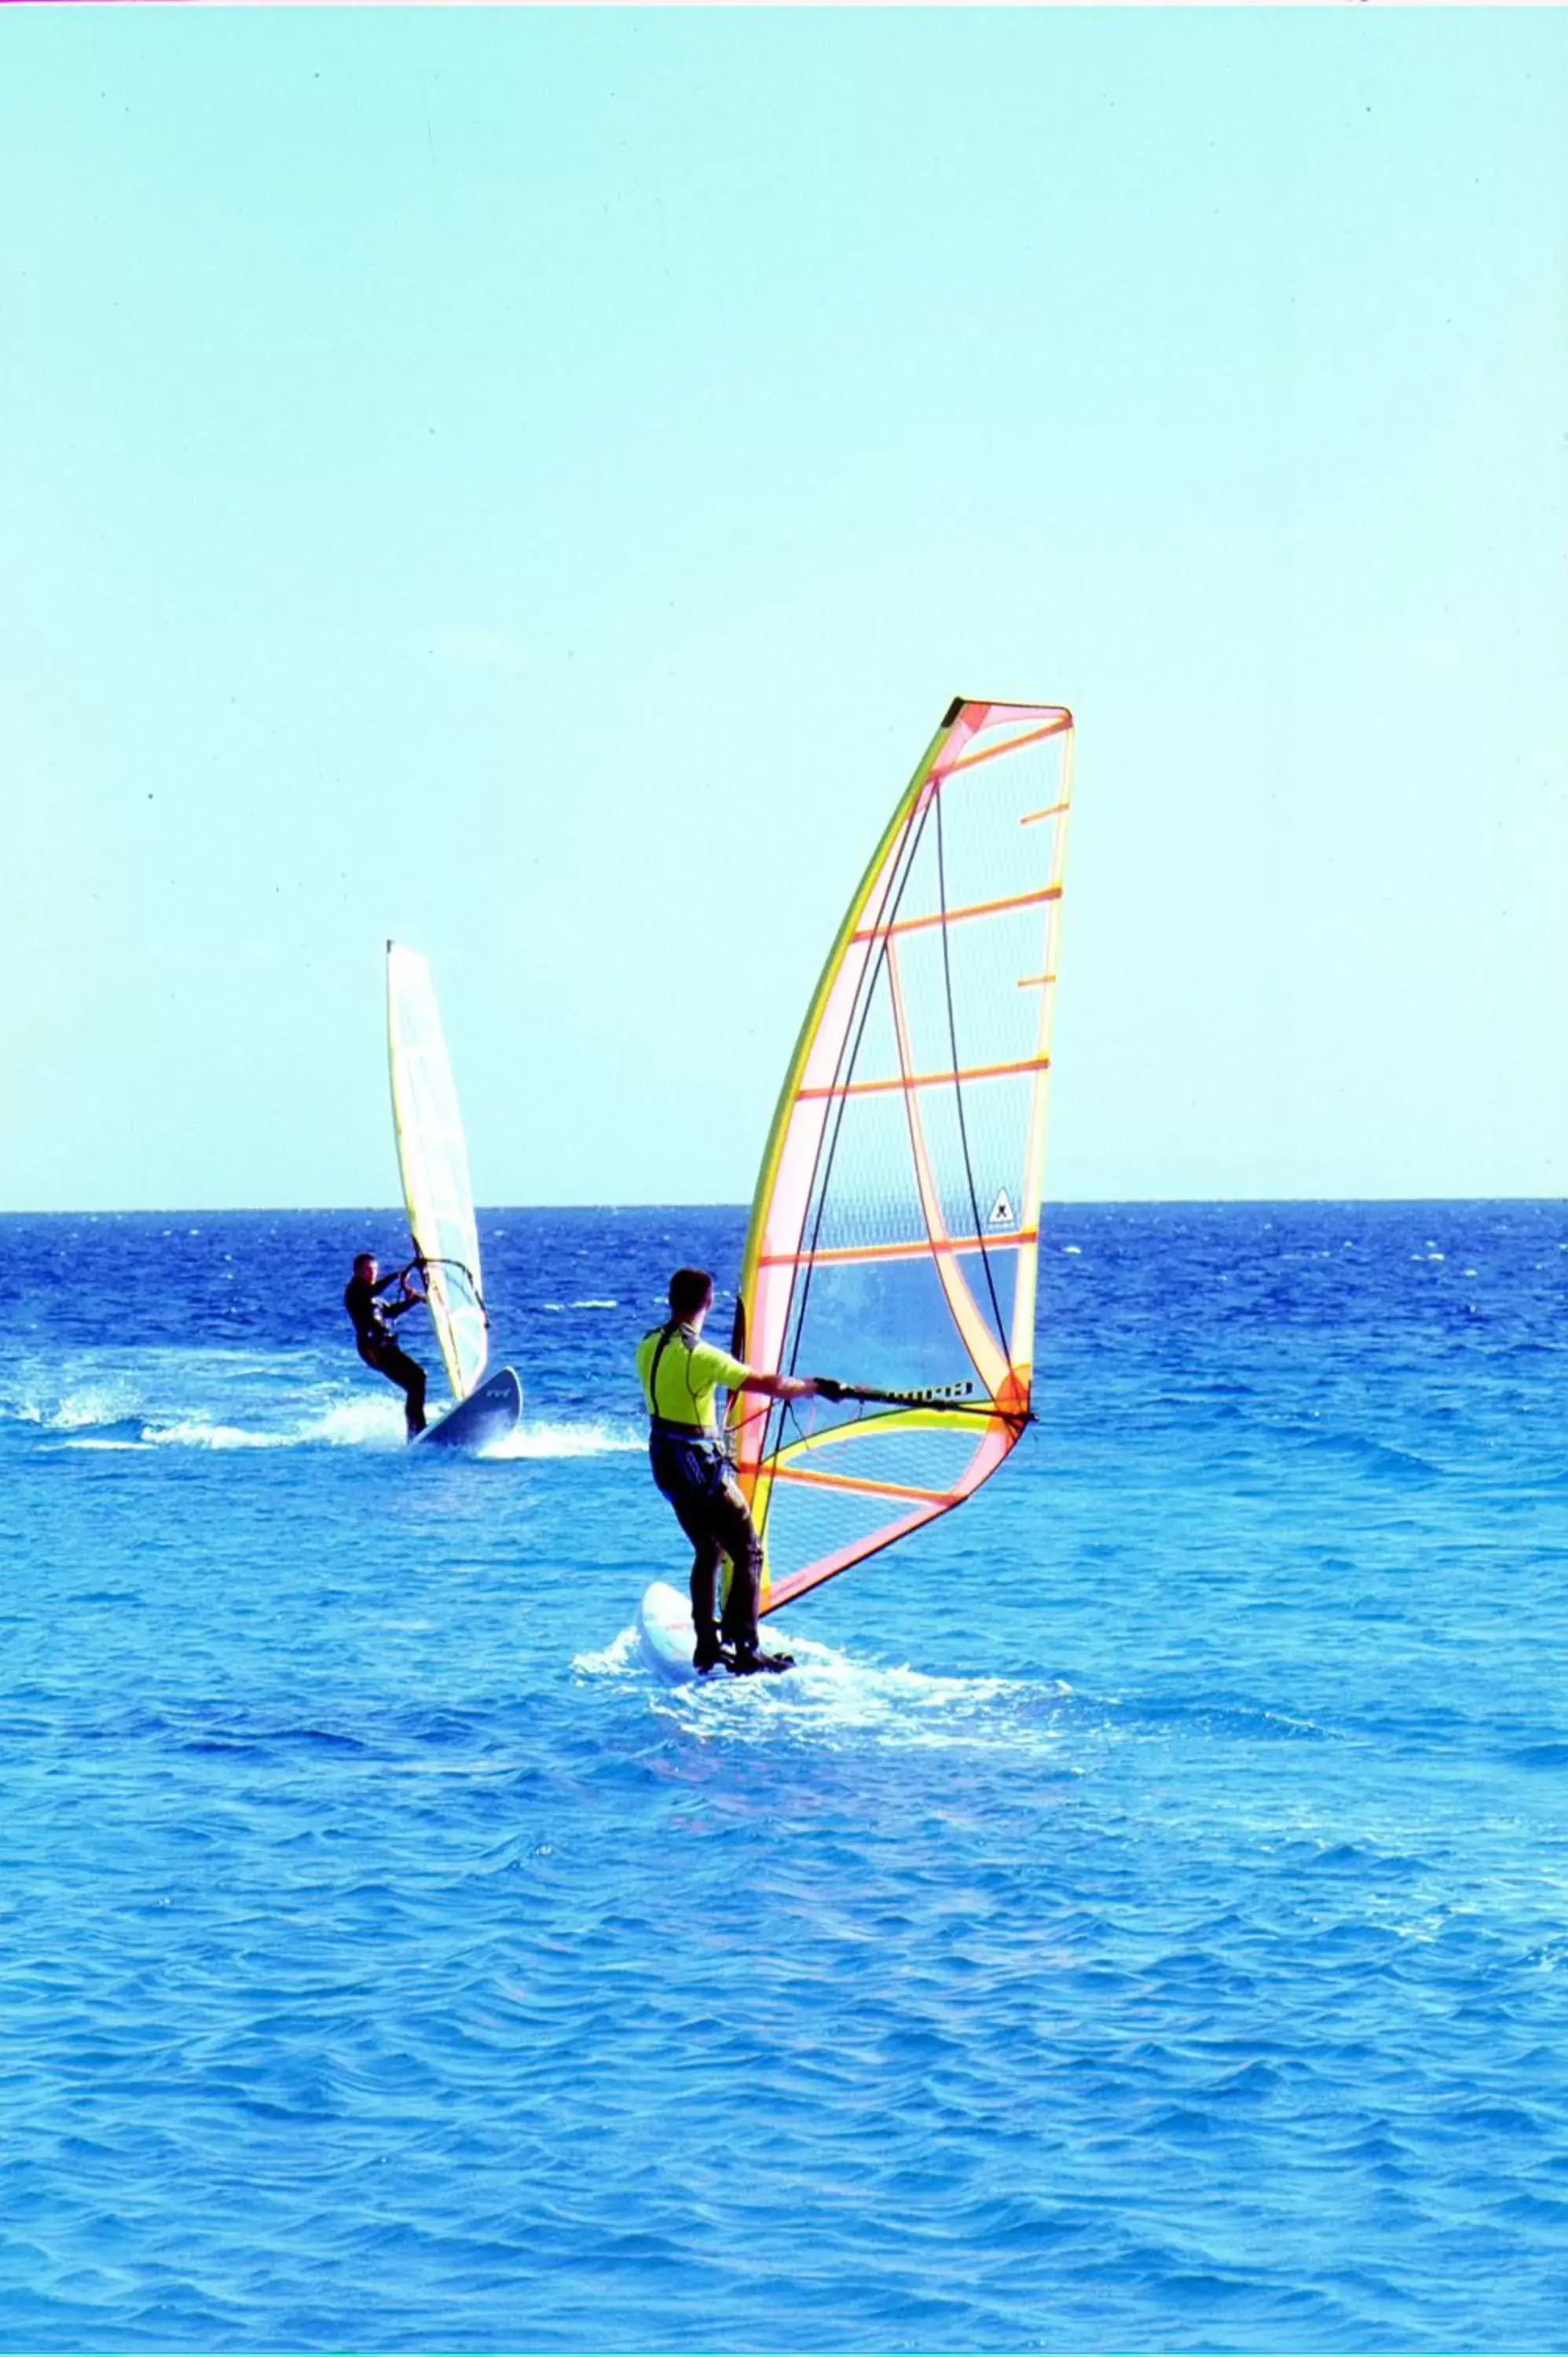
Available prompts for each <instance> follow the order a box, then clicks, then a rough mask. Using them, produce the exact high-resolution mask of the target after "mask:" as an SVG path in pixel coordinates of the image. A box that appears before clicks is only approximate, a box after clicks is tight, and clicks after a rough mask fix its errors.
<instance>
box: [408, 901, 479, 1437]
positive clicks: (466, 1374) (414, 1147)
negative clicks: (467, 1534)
mask: <svg viewBox="0 0 1568 2357" xmlns="http://www.w3.org/2000/svg"><path fill="white" fill-rule="evenodd" d="M387 1044H388V1054H389V1059H390V1061H391V1066H392V1124H393V1126H394V1128H395V1130H396V1132H397V1157H398V1163H399V1166H400V1168H401V1169H402V1172H403V1201H404V1202H405V1203H406V1204H407V1206H408V1225H409V1232H410V1234H411V1235H412V1236H413V1243H414V1248H415V1250H416V1251H418V1252H420V1253H422V1254H424V1258H425V1260H426V1262H427V1263H428V1267H427V1269H426V1272H425V1281H426V1286H427V1289H428V1292H429V1297H430V1315H431V1318H432V1320H433V1322H434V1324H435V1339H436V1340H437V1342H438V1343H439V1344H440V1347H441V1357H442V1361H443V1363H444V1364H445V1366H446V1379H447V1381H448V1383H450V1384H451V1386H452V1394H453V1397H454V1398H455V1399H459V1400H462V1399H467V1396H468V1394H469V1393H470V1392H471V1391H472V1390H473V1388H474V1386H475V1384H476V1383H478V1380H479V1377H480V1376H481V1375H482V1374H483V1373H484V1371H485V1361H486V1360H487V1358H488V1357H489V1338H488V1336H487V1334H486V1330H485V1313H484V1310H483V1308H481V1306H480V1300H479V1237H478V1229H477V1228H476V1227H475V1224H474V1197H473V1189H472V1188H471V1187H470V1185H469V1182H468V1149H467V1144H466V1143H465V1141H464V1137H463V1124H462V1120H461V1118H460V1116H459V1114H458V1112H457V1092H456V1089H455V1087H454V1086H453V1082H452V1066H451V1064H450V1062H449V1061H448V1059H447V1055H446V1039H444V1037H443V1036H442V1030H441V1017H440V1014H439V1012H438V1010H437V1008H436V1005H435V987H434V985H432V983H431V979H430V965H429V962H428V960H427V959H425V958H424V957H423V956H421V954H420V952H418V951H417V950H407V949H403V948H401V947H400V946H399V944H398V943H397V942H388V943H387Z"/></svg>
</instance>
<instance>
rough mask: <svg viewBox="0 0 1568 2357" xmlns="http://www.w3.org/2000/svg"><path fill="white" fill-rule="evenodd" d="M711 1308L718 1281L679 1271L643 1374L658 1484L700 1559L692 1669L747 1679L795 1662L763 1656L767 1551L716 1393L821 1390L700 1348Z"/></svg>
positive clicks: (640, 1359)
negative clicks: (724, 1433) (722, 1571)
mask: <svg viewBox="0 0 1568 2357" xmlns="http://www.w3.org/2000/svg"><path fill="white" fill-rule="evenodd" d="M713 1300H714V1280H713V1278H712V1277H711V1276H710V1275H708V1273H707V1271H706V1269H702V1268H678V1269H677V1270H676V1271H675V1274H674V1275H673V1276H672V1277H671V1280H670V1316H669V1318H668V1319H667V1320H666V1322H665V1323H664V1324H663V1325H662V1326H655V1327H654V1328H653V1329H652V1331H651V1332H650V1333H648V1334H645V1335H644V1336H643V1338H642V1340H641V1341H640V1342H639V1344H638V1346H637V1372H638V1373H639V1376H640V1378H641V1380H642V1394H643V1398H644V1401H645V1402H646V1404H647V1407H648V1414H649V1418H650V1430H649V1440H648V1456H649V1462H650V1465H651V1467H652V1469H653V1479H654V1480H655V1481H656V1483H657V1484H658V1486H659V1488H660V1491H662V1492H663V1494H664V1496H665V1497H666V1498H668V1499H669V1501H670V1503H671V1506H672V1507H673V1508H674V1510H675V1519H676V1521H677V1522H678V1523H680V1525H681V1528H682V1530H683V1531H684V1532H685V1534H686V1536H687V1537H688V1538H689V1539H690V1540H691V1542H692V1544H693V1548H694V1549H695V1551H696V1552H695V1555H694V1556H693V1563H692V1626H693V1630H694V1631H695V1632H696V1646H695V1650H694V1651H693V1655H692V1659H693V1663H694V1665H695V1666H696V1668H698V1669H699V1670H714V1669H721V1668H722V1669H726V1670H729V1671H731V1672H733V1673H734V1674H735V1675H736V1676H737V1677H746V1676H749V1675H750V1674H752V1673H753V1672H754V1671H757V1670H787V1669H789V1668H791V1667H792V1666H793V1663H792V1658H791V1656H790V1655H789V1654H788V1653H764V1652H761V1651H760V1650H759V1648H758V1644H757V1588H758V1586H759V1583H760V1581H761V1577H762V1543H761V1541H760V1540H759V1539H758V1537H757V1530H756V1526H755V1524H754V1523H753V1522H752V1519H751V1514H750V1511H749V1509H748V1508H747V1506H746V1500H745V1499H744V1498H743V1497H742V1495H741V1493H740V1491H739V1490H738V1488H737V1487H736V1480H735V1475H734V1472H733V1471H732V1469H731V1467H730V1463H729V1459H728V1458H727V1457H726V1456H725V1452H724V1448H723V1444H722V1442H721V1441H720V1438H719V1434H718V1429H717V1426H716V1424H715V1421H714V1392H715V1391H716V1390H717V1389H718V1388H719V1386H720V1385H721V1384H723V1386H724V1387H725V1390H726V1391H731V1392H736V1391H742V1392H759V1393H760V1394H762V1396H763V1397H764V1398H765V1399H810V1398H811V1397H813V1396H814V1394H815V1393H816V1389H817V1385H816V1383H815V1382H814V1380H812V1379H811V1378H810V1377H802V1376H798V1375H768V1374H755V1373H753V1372H752V1370H751V1369H750V1368H749V1367H747V1366H745V1365H743V1364H742V1362H741V1361H740V1360H738V1359H732V1358H731V1357H730V1355H729V1353H728V1351H721V1350H719V1349H717V1348H716V1347H715V1345H714V1344H713V1343H712V1342H704V1341H703V1319H704V1318H706V1316H707V1314H708V1311H709V1310H710V1309H711V1308H712V1307H713ZM725 1555H727V1556H728V1557H729V1560H730V1565H731V1571H730V1582H729V1590H728V1593H727V1594H726V1596H725V1600H724V1612H723V1617H722V1620H721V1618H720V1616H719V1613H718V1610H717V1598H716V1595H715V1589H716V1587H717V1583H718V1575H719V1566H720V1565H721V1563H722V1562H723V1561H724V1558H725Z"/></svg>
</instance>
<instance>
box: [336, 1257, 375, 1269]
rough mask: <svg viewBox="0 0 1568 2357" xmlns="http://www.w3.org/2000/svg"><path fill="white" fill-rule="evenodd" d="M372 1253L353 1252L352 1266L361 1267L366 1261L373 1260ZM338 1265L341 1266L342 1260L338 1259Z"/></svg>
mask: <svg viewBox="0 0 1568 2357" xmlns="http://www.w3.org/2000/svg"><path fill="white" fill-rule="evenodd" d="M374 1258H375V1254H374V1253H356V1254H354V1266H355V1267H356V1268H363V1267H364V1266H365V1265H366V1264H367V1263H368V1262H370V1261H372V1260H374ZM342 1265H343V1264H342V1262H341V1261H339V1262H338V1267H339V1268H341V1267H342Z"/></svg>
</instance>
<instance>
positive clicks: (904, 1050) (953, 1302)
mask: <svg viewBox="0 0 1568 2357" xmlns="http://www.w3.org/2000/svg"><path fill="white" fill-rule="evenodd" d="M1071 742H1072V719H1071V715H1070V714H1069V713H1068V712H1067V711H1066V710H1065V709H1064V708H1062V707H1060V706H1055V705H989V704H983V703H972V702H964V701H960V702H958V703H957V704H955V705H953V706H952V707H951V709H950V712H949V714H948V716H947V717H946V718H945V719H944V720H943V722H942V725H941V726H940V728H939V729H938V731H937V733H936V735H935V737H933V738H932V740H931V742H930V744H929V746H928V747H927V749H926V753H925V757H924V759H922V761H921V763H920V765H919V767H918V769H917V770H916V772H915V774H914V776H913V778H912V779H911V780H910V781H909V784H908V787H907V788H906V790H905V792H904V794H903V795H902V797H901V798H900V800H899V802H898V805H897V808H896V810H895V812H894V813H893V816H892V818H891V820H890V821H889V823H888V825H887V827H886V830H885V831H884V834H883V836H882V840H881V842H880V843H879V845H877V848H876V851H875V855H874V856H873V858H872V860H871V863H870V865H869V866H868V867H867V868H866V870H865V875H864V876H863V877H862V879H861V882H860V886H859V888H857V890H856V892H855V894H854V898H853V899H852V900H851V902H850V906H849V908H848V909H847V910H846V911H845V914H844V918H843V922H842V924H841V926H840V928H839V931H838V935H837V938H836V940H835V942H834V943H833V947H832V952H830V954H829V957H828V961H827V963H826V965H825V966H824V968H823V971H822V977H821V979H820V981H819V983H818V985H817V988H816V991H815V992H814V994H813V996H812V1000H811V1008H810V1010H809V1012H808V1015H807V1018H806V1022H805V1024H804V1025H803V1026H802V1028H801V1032H800V1038H799V1039H798V1040H797V1042H796V1046H795V1049H794V1052H793V1054H792V1056H791V1058H790V1062H789V1071H788V1074H787V1076H786V1079H785V1082H784V1087H783V1090H782V1091H781V1092H780V1096H779V1105H778V1109H777V1111H776V1113H775V1115H774V1120H773V1124H772V1127H771V1130H770V1132H769V1135H768V1147H767V1151H766V1153H765V1155H764V1157H763V1164H762V1169H761V1172H760V1175H759V1178H758V1182H757V1194H756V1197H755V1199H754V1201H753V1205H752V1216H751V1223H750V1228H749V1231H748V1234H747V1239H746V1258H745V1263H744V1265H743V1270H742V1276H741V1287H740V1297H739V1305H738V1309H737V1317H736V1349H737V1351H738V1352H739V1353H740V1354H741V1355H743V1356H744V1357H745V1358H746V1361H747V1362H748V1364H750V1365H751V1366H753V1367H755V1368H757V1369H758V1370H759V1371H766V1372H783V1373H787V1374H819V1373H824V1372H826V1373H833V1374H838V1375H846V1374H853V1376H854V1381H855V1383H856V1384H857V1385H858V1386H862V1387H863V1388H865V1390H867V1391H868V1393H869V1396H870V1397H872V1398H880V1399H882V1400H887V1399H889V1398H892V1399H895V1400H907V1401H910V1402H911V1403H916V1404H912V1405H909V1406H908V1407H906V1408H899V1409H896V1411H895V1412H894V1413H893V1414H892V1415H886V1414H882V1413H877V1414H875V1415H874V1414H872V1413H870V1412H869V1411H868V1407H867V1405H866V1402H865V1399H864V1398H863V1399H861V1400H858V1401H857V1400H854V1399H849V1398H846V1399H845V1400H844V1401H842V1402H834V1403H828V1402H824V1401H821V1400H818V1401H812V1402H810V1403H802V1404H800V1405H790V1404H787V1403H772V1404H770V1405H768V1408H767V1409H766V1410H765V1411H763V1412H758V1410H757V1404H756V1403H755V1401H746V1400H744V1399H743V1398H737V1399H736V1401H735V1402H733V1403H732V1408H731V1426H730V1437H731V1442H732V1446H733V1448H734V1450H735V1454H736V1465H737V1471H738V1478H739V1480H740V1484H741V1487H742V1489H743V1491H745V1493H746V1497H747V1500H748V1502H749V1503H750V1505H751V1509H752V1512H753V1517H754V1519H755V1521H756V1523H757V1529H758V1531H759V1533H760V1534H761V1537H762V1541H763V1547H764V1554H765V1559H766V1570H765V1576H764V1582H763V1595H762V1609H763V1610H764V1611H771V1610H775V1609H777V1608H778V1607H779V1605H780V1604H782V1603H785V1602H787V1601H789V1598H792V1597H795V1596H799V1595H802V1594H804V1593H805V1592H807V1591H808V1590H809V1589H810V1588H811V1587H816V1586H818V1585H820V1584H821V1582H822V1580H824V1579H830V1578H832V1577H835V1576H836V1575H837V1574H838V1573H839V1572H841V1571H843V1570H847V1569H848V1568H849V1567H850V1566H851V1565H852V1564H854V1563H857V1562H861V1561H864V1560H865V1557H866V1556H868V1555H873V1554H875V1553H878V1552H880V1551H881V1549H883V1548H884V1547H886V1546H889V1545H891V1544H894V1543H895V1542H896V1541H897V1540H898V1539H901V1538H904V1537H907V1536H908V1535H910V1534H912V1533H913V1532H914V1531H916V1530H918V1529H919V1528H921V1527H922V1526H923V1525H925V1524H926V1523H930V1522H932V1521H934V1520H936V1519H937V1518H938V1517H939V1516H940V1515H942V1514H945V1513H948V1512H951V1511H952V1509H953V1508H954V1507H955V1506H957V1505H959V1504H961V1503H962V1501H963V1500H964V1499H965V1498H967V1497H970V1496H972V1494H973V1492H974V1491H975V1490H976V1489H978V1488H979V1487H980V1485H981V1483H982V1482H983V1481H984V1480H988V1479H989V1478H990V1475H991V1474H992V1473H993V1472H994V1471H995V1469H996V1468H997V1466H998V1465H1000V1464H1001V1463H1002V1462H1003V1461H1004V1458H1005V1457H1006V1456H1007V1454H1008V1452H1009V1451H1010V1450H1011V1449H1012V1448H1013V1447H1014V1446H1015V1442H1016V1440H1017V1438H1018V1437H1019V1434H1020V1433H1021V1431H1022V1429H1023V1427H1024V1425H1025V1423H1026V1421H1027V1419H1028V1415H1029V1402H1030V1394H1031V1385H1032V1381H1033V1373H1034V1366H1033V1360H1034V1316H1035V1300H1036V1266H1037V1257H1038V1209H1039V1202H1040V1196H1041V1191H1042V1182H1043V1177H1044V1150H1045V1121H1046V1104H1047V1087H1048V1081H1049V1071H1050V1029H1051V1017H1052V1013H1053V1010H1054V1002H1055V996H1056V992H1055V984H1056V969H1057V935H1058V923H1059V909H1060V901H1061V893H1062V864H1063V856H1064V849H1065V832H1066V820H1067V814H1068V806H1069V798H1070V754H1071ZM922 1394H924V1395H926V1396H928V1397H929V1400H930V1402H931V1405H929V1406H921V1405H918V1401H919V1400H920V1398H921V1395H922ZM942 1394H948V1395H949V1396H950V1398H956V1397H957V1396H958V1395H959V1394H965V1395H966V1396H964V1397H963V1400H962V1405H961V1408H955V1407H953V1406H952V1405H946V1406H944V1405H942V1402H941V1395H942ZM824 1454H826V1455H827V1456H828V1458H829V1461H828V1462H824V1461H823V1460H824ZM803 1460H804V1461H803Z"/></svg>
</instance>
